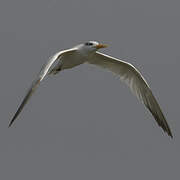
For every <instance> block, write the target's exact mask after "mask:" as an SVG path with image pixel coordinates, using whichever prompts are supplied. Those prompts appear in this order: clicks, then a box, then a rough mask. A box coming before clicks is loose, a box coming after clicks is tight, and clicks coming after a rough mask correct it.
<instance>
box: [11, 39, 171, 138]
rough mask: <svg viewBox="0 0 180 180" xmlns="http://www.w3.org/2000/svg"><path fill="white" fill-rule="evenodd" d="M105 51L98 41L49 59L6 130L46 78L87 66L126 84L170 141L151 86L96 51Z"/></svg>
mask: <svg viewBox="0 0 180 180" xmlns="http://www.w3.org/2000/svg"><path fill="white" fill-rule="evenodd" d="M106 47H107V45H106V44H103V43H99V42H97V41H88V42H85V43H81V44H78V45H76V46H74V47H73V48H70V49H66V50H62V51H59V52H57V53H56V54H54V55H53V56H52V57H50V58H49V60H48V62H47V63H45V64H44V65H43V67H42V68H41V70H40V72H39V74H38V76H37V78H36V79H35V80H34V81H33V82H32V85H31V86H30V88H29V90H28V91H27V94H26V96H25V97H24V99H23V101H22V103H21V104H20V106H19V108H18V109H17V111H16V113H15V114H14V116H13V118H12V119H11V121H10V123H9V127H10V126H12V124H13V122H14V121H15V119H16V118H17V117H18V115H19V114H20V112H21V111H22V109H23V108H24V106H25V105H26V103H27V102H28V100H29V98H30V97H31V96H32V94H33V93H34V91H35V90H36V89H37V87H38V86H39V84H40V83H41V81H42V80H43V79H44V78H45V77H46V76H50V75H55V74H57V73H59V72H60V71H63V70H66V69H71V68H73V67H76V66H78V65H81V64H84V63H87V64H92V65H95V66H97V67H100V68H103V69H106V70H108V71H110V72H112V73H113V74H115V75H117V76H119V78H120V80H121V81H122V82H124V83H125V84H127V86H128V87H129V88H130V89H131V91H132V93H133V94H134V95H135V96H136V97H137V99H138V100H139V101H141V102H142V103H143V104H144V105H145V107H146V108H147V109H148V110H149V111H150V112H151V114H152V116H153V117H154V119H155V120H156V122H157V124H158V125H159V126H160V127H161V128H162V129H163V130H164V132H166V133H167V134H168V135H169V136H170V137H171V138H173V135H172V133H171V129H170V127H169V125H168V123H167V121H166V118H165V116H164V115H163V112H162V110H161V108H160V106H159V104H158V102H157V100H156V99H155V96H154V95H153V93H152V91H151V89H150V86H149V85H148V83H147V82H146V80H145V78H144V77H143V76H142V74H141V73H140V71H139V70H138V69H137V68H135V67H134V66H133V65H132V64H130V63H128V62H126V61H123V60H120V59H118V58H114V57H112V56H109V55H106V54H103V53H101V52H99V51H98V50H99V49H101V48H106Z"/></svg>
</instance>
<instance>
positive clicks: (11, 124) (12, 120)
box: [8, 117, 15, 128]
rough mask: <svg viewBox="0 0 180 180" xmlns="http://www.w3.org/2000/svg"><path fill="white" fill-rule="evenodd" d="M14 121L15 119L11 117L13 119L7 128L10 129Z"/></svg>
mask: <svg viewBox="0 0 180 180" xmlns="http://www.w3.org/2000/svg"><path fill="white" fill-rule="evenodd" d="M14 120H15V117H13V119H12V120H11V122H10V123H9V125H8V128H10V127H11V125H12V124H13V122H14Z"/></svg>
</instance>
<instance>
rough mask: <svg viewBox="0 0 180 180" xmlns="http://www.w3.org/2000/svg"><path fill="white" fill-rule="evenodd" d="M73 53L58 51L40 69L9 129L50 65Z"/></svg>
mask: <svg viewBox="0 0 180 180" xmlns="http://www.w3.org/2000/svg"><path fill="white" fill-rule="evenodd" d="M73 51H74V49H69V50H64V51H60V52H58V53H56V54H55V55H54V56H52V57H50V59H49V61H48V62H47V63H46V64H44V66H43V67H42V68H41V71H40V72H39V75H38V77H37V79H35V80H34V81H33V83H32V85H31V87H30V88H29V90H28V92H27V94H26V96H25V97H24V99H23V101H22V103H21V105H20V106H19V108H18V110H17V111H16V113H15V115H14V116H13V118H12V120H11V121H10V123H9V127H10V126H11V125H12V123H13V122H14V121H15V119H16V118H17V116H18V115H19V114H20V112H21V111H22V109H23V107H24V106H25V105H26V103H27V102H28V100H29V98H30V97H31V96H32V94H33V92H34V91H35V90H36V88H37V87H38V85H39V84H40V82H41V81H42V80H43V79H44V77H45V76H46V75H47V74H48V73H49V70H50V68H51V67H52V65H53V64H54V63H55V62H56V61H57V60H60V58H61V57H62V56H63V55H64V54H70V53H72V52H73Z"/></svg>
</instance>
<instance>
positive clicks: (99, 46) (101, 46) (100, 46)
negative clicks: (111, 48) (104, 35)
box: [96, 44, 107, 49]
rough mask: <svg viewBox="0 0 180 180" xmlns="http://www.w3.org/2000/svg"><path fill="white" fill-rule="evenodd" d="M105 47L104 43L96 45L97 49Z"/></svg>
mask: <svg viewBox="0 0 180 180" xmlns="http://www.w3.org/2000/svg"><path fill="white" fill-rule="evenodd" d="M106 47H107V45H106V44H98V45H96V48H97V49H101V48H106Z"/></svg>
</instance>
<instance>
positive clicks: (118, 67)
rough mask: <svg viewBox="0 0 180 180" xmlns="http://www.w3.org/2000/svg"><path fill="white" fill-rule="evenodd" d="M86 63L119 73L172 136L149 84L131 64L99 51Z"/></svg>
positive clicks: (159, 123)
mask: <svg viewBox="0 0 180 180" xmlns="http://www.w3.org/2000/svg"><path fill="white" fill-rule="evenodd" d="M88 63H90V64H94V65H97V66H99V67H101V68H104V69H107V70H109V71H111V72H113V73H114V74H116V75H119V77H120V79H121V80H122V81H123V82H125V83H126V84H127V85H128V86H129V87H130V89H131V91H132V92H133V94H135V95H136V97H137V98H138V99H139V100H140V101H141V102H142V103H143V104H144V105H145V106H146V107H147V108H148V109H149V111H150V112H151V113H152V115H153V116H154V118H155V120H156V122H157V123H158V125H159V126H160V127H162V129H163V130H164V131H165V132H166V133H167V134H168V135H169V136H171V137H173V136H172V133H171V130H170V128H169V125H168V123H167V121H166V119H165V117H164V115H163V113H162V110H161V108H160V106H159V104H158V102H157V101H156V99H155V97H154V95H153V93H152V91H151V89H150V87H149V85H148V84H147V82H146V80H145V79H144V78H143V76H142V75H141V73H140V72H139V71H138V70H137V69H136V68H135V67H134V66H133V65H131V64H129V63H127V62H124V61H121V60H119V59H117V58H113V57H111V56H108V55H105V54H102V53H100V52H96V53H95V54H94V55H92V56H91V57H90V58H89V59H88Z"/></svg>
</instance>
